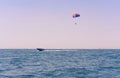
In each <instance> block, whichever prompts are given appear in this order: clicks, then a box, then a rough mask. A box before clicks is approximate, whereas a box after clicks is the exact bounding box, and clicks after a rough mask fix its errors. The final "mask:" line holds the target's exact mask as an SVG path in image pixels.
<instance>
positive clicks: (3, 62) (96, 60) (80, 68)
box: [0, 49, 120, 78]
mask: <svg viewBox="0 0 120 78" xmlns="http://www.w3.org/2000/svg"><path fill="white" fill-rule="evenodd" d="M0 78H120V49H48V50H45V51H38V50H37V49H0Z"/></svg>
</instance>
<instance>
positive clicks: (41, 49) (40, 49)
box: [37, 48, 45, 51]
mask: <svg viewBox="0 0 120 78" xmlns="http://www.w3.org/2000/svg"><path fill="white" fill-rule="evenodd" d="M37 50H39V51H44V50H45V49H43V48H37Z"/></svg>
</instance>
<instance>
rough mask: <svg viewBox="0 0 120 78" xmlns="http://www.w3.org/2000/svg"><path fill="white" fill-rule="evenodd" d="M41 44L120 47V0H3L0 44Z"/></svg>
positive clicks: (44, 46)
mask: <svg viewBox="0 0 120 78" xmlns="http://www.w3.org/2000/svg"><path fill="white" fill-rule="evenodd" d="M73 12H80V14H81V17H80V18H78V19H73V18H72V13H73ZM75 22H77V25H75V24H74V23H75ZM37 47H43V48H120V0H0V48H37Z"/></svg>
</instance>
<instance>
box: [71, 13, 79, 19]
mask: <svg viewBox="0 0 120 78" xmlns="http://www.w3.org/2000/svg"><path fill="white" fill-rule="evenodd" d="M72 17H73V18H77V17H80V13H77V12H74V13H73V14H72Z"/></svg>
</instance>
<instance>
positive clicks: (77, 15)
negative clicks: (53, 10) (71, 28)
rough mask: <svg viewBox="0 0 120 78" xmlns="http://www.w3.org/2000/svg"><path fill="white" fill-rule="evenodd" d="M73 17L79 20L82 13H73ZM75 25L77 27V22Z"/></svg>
mask: <svg viewBox="0 0 120 78" xmlns="http://www.w3.org/2000/svg"><path fill="white" fill-rule="evenodd" d="M72 17H73V18H78V17H80V13H77V12H73V14H72ZM75 25H77V23H76V22H75Z"/></svg>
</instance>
